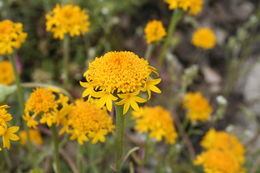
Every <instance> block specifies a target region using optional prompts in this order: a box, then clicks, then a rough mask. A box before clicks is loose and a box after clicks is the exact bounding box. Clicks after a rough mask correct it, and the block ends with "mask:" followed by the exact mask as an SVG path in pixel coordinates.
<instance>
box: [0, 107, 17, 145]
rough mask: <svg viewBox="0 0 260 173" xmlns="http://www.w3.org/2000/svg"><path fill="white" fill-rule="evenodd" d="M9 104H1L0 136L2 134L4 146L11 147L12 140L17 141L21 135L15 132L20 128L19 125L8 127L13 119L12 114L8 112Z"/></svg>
mask: <svg viewBox="0 0 260 173" xmlns="http://www.w3.org/2000/svg"><path fill="white" fill-rule="evenodd" d="M8 107H9V106H7V105H2V106H0V136H2V139H3V140H2V141H3V147H4V148H8V149H9V148H10V140H11V141H17V140H19V137H18V136H17V135H16V134H15V132H17V131H18V130H19V127H18V126H11V127H8V126H9V124H8V122H9V121H10V120H12V116H11V114H9V113H8V112H7V110H6V109H7V108H8Z"/></svg>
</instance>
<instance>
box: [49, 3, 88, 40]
mask: <svg viewBox="0 0 260 173" xmlns="http://www.w3.org/2000/svg"><path fill="white" fill-rule="evenodd" d="M46 19H47V21H46V30H47V31H50V32H53V34H54V38H59V39H64V35H65V34H69V35H70V36H71V37H74V36H79V35H82V34H84V33H86V32H88V30H89V25H90V22H89V16H88V14H87V12H86V11H85V10H82V9H80V7H79V6H76V5H60V4H57V5H56V7H55V8H54V9H53V10H52V11H50V12H49V13H48V14H47V15H46Z"/></svg>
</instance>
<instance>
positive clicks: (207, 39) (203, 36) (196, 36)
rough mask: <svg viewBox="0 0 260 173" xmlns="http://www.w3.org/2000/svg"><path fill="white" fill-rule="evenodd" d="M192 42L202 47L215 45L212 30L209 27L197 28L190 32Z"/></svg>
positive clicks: (206, 47) (207, 47)
mask: <svg viewBox="0 0 260 173" xmlns="http://www.w3.org/2000/svg"><path fill="white" fill-rule="evenodd" d="M192 44H193V45H194V46H197V47H200V48H203V49H212V48H214V47H215V45H216V36H215V34H214V31H212V30H211V29H209V28H199V29H197V30H196V31H195V32H194V33H193V34H192Z"/></svg>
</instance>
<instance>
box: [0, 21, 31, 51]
mask: <svg viewBox="0 0 260 173" xmlns="http://www.w3.org/2000/svg"><path fill="white" fill-rule="evenodd" d="M26 37H27V34H26V33H24V32H23V25H22V24H21V23H14V22H12V21H10V20H3V21H1V22H0V55H6V54H11V53H13V51H14V48H16V49H18V48H20V47H21V45H22V43H23V42H24V41H25V39H26Z"/></svg>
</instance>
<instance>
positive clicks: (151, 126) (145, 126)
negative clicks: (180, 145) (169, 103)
mask: <svg viewBox="0 0 260 173" xmlns="http://www.w3.org/2000/svg"><path fill="white" fill-rule="evenodd" d="M133 117H134V119H135V121H136V125H135V127H134V128H135V129H136V130H137V131H138V132H140V133H146V132H149V137H151V138H155V139H156V140H157V141H162V140H163V138H164V139H165V141H166V142H167V143H170V144H173V143H174V142H175V138H176V137H177V133H176V130H175V127H174V124H173V119H172V117H171V115H170V113H169V112H168V111H166V110H165V109H163V108H162V107H160V106H156V107H143V108H140V111H138V112H133Z"/></svg>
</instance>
